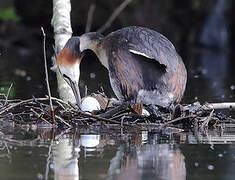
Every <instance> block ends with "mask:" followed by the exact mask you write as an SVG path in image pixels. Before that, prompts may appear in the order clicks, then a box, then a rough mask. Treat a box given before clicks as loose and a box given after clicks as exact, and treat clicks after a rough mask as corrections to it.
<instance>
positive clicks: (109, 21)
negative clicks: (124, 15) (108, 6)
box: [97, 0, 132, 33]
mask: <svg viewBox="0 0 235 180" xmlns="http://www.w3.org/2000/svg"><path fill="white" fill-rule="evenodd" d="M131 2H132V0H125V1H123V2H122V4H121V5H120V6H118V7H117V8H116V9H115V10H114V12H113V13H112V14H111V16H110V17H109V18H108V20H107V21H106V23H105V24H104V25H102V26H101V27H100V28H99V29H98V30H97V32H99V33H102V32H104V31H105V30H106V29H107V28H109V27H110V26H111V24H112V22H113V21H114V20H115V19H116V18H117V17H118V15H119V14H120V13H121V12H122V11H123V10H124V9H125V8H126V6H127V5H128V4H129V3H131Z"/></svg>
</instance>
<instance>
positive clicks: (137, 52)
mask: <svg viewBox="0 0 235 180" xmlns="http://www.w3.org/2000/svg"><path fill="white" fill-rule="evenodd" d="M129 51H130V52H131V53H134V54H138V55H141V56H144V57H146V58H150V59H153V58H151V57H150V56H148V55H147V54H144V53H142V52H139V51H135V50H133V49H129Z"/></svg>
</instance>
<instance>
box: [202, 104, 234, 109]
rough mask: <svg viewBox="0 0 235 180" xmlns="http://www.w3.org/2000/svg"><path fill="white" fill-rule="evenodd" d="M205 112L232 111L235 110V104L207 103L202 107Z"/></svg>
mask: <svg viewBox="0 0 235 180" xmlns="http://www.w3.org/2000/svg"><path fill="white" fill-rule="evenodd" d="M202 108H203V109H204V110H213V109H230V110H235V102H225V103H207V104H205V105H203V106H202Z"/></svg>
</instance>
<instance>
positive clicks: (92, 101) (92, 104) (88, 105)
mask: <svg viewBox="0 0 235 180" xmlns="http://www.w3.org/2000/svg"><path fill="white" fill-rule="evenodd" d="M80 108H81V110H82V111H85V112H92V111H94V110H100V109H101V107H100V103H99V102H98V101H97V99H96V98H93V97H91V96H87V97H84V98H83V99H82V103H81V107H80Z"/></svg>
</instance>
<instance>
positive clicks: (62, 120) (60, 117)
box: [55, 115, 72, 127]
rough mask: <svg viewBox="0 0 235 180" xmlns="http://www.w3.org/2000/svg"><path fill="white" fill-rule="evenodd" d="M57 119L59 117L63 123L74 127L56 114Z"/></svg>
mask: <svg viewBox="0 0 235 180" xmlns="http://www.w3.org/2000/svg"><path fill="white" fill-rule="evenodd" d="M55 117H56V118H57V119H59V120H60V121H61V122H62V123H64V124H66V125H67V126H68V127H72V126H71V125H70V124H69V123H67V122H65V121H64V120H63V119H62V118H61V117H59V116H57V115H55Z"/></svg>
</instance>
